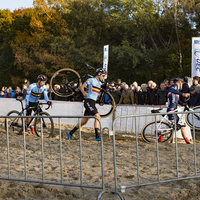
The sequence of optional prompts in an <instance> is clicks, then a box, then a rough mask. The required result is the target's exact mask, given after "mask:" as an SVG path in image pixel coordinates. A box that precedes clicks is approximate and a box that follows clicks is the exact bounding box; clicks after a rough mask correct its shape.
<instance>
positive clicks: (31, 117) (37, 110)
mask: <svg viewBox="0 0 200 200" xmlns="http://www.w3.org/2000/svg"><path fill="white" fill-rule="evenodd" d="M16 100H18V101H20V103H21V107H22V111H21V112H19V114H20V115H22V116H26V115H25V112H24V111H25V110H26V108H24V105H23V103H22V99H16ZM44 104H45V105H46V104H47V103H38V105H37V106H33V107H29V108H30V109H35V108H36V107H37V109H36V110H35V112H34V113H33V115H31V116H30V119H29V121H28V122H27V123H26V124H25V130H26V129H27V127H29V125H30V124H31V122H32V121H33V119H34V116H36V115H39V114H40V110H42V108H41V106H40V105H44ZM49 107H50V105H49V106H48V107H47V108H46V109H45V110H48V109H49ZM42 120H43V123H45V122H44V119H42ZM18 127H20V126H18Z"/></svg>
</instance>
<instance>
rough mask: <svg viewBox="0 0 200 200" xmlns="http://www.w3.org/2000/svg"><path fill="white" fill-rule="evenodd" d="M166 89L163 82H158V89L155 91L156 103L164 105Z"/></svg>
mask: <svg viewBox="0 0 200 200" xmlns="http://www.w3.org/2000/svg"><path fill="white" fill-rule="evenodd" d="M167 93H168V91H167V89H166V87H165V83H164V82H163V83H161V84H160V89H159V90H158V91H157V105H165V104H166V102H167Z"/></svg>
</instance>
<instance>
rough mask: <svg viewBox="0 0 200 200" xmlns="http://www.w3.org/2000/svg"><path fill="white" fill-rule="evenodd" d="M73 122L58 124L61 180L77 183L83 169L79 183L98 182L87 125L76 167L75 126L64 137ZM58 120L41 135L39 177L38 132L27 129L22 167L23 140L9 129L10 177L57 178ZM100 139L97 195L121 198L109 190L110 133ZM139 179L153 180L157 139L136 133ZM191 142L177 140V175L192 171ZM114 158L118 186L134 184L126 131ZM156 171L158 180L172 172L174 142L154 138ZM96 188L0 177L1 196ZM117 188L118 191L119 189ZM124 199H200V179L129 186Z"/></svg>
mask: <svg viewBox="0 0 200 200" xmlns="http://www.w3.org/2000/svg"><path fill="white" fill-rule="evenodd" d="M70 128H72V126H69V125H62V127H61V129H62V133H63V134H62V156H63V159H62V166H63V171H62V173H63V183H70V184H75V185H79V184H80V174H81V172H82V184H83V185H90V186H99V187H101V183H102V182H101V180H102V179H101V148H100V147H101V146H100V142H95V141H94V130H93V129H92V128H83V129H82V140H81V145H82V156H81V158H82V171H80V152H79V144H80V143H79V133H78V132H76V134H75V136H74V137H73V140H71V141H68V140H67V139H66V134H65V133H66V130H68V129H70ZM58 133H59V132H58V126H57V125H56V127H55V135H54V137H52V138H47V139H44V158H43V159H44V177H42V155H41V149H42V146H41V138H38V137H37V136H35V135H32V134H31V133H30V132H28V133H27V135H26V140H25V141H26V173H25V171H24V143H23V142H24V141H23V136H18V135H9V146H10V154H9V155H10V158H9V159H10V178H13V179H25V176H26V178H27V180H37V181H42V178H44V180H45V181H48V182H57V183H59V182H60V181H61V170H60V143H59V135H58ZM104 138H105V139H104V142H103V147H104V148H103V154H104V178H105V180H104V183H105V190H106V191H107V192H106V193H104V194H103V195H102V197H101V199H107V200H108V199H113V200H115V199H120V198H119V196H118V195H116V194H113V193H112V191H114V189H115V184H114V167H113V166H114V165H113V145H112V137H110V138H109V137H108V134H107V133H105V136H104ZM196 138H197V140H196V154H197V161H196V167H197V175H199V174H200V158H199V153H200V141H199V140H198V135H197V137H196ZM138 141H139V143H138V154H139V173H140V183H145V182H155V181H157V180H158V171H157V162H156V161H157V157H156V143H155V144H147V143H145V142H144V141H143V140H142V139H141V137H139V138H138ZM193 148H194V146H193V145H186V144H185V143H184V142H183V141H182V140H180V139H179V140H178V155H177V157H178V166H179V173H178V176H179V177H180V178H182V177H188V176H189V177H190V176H194V175H195V171H194V156H193V154H194V153H193ZM0 157H1V160H0V169H1V172H0V177H2V178H7V177H8V167H7V144H6V134H5V130H4V124H3V121H2V120H1V122H0ZM116 158H117V159H116V164H117V180H118V185H119V186H124V185H134V184H137V181H138V176H137V162H136V158H137V157H136V140H135V137H134V136H131V135H121V134H116ZM159 167H160V168H159V169H160V170H159V174H160V180H168V179H174V178H177V171H176V154H175V144H171V143H166V144H165V143H163V144H159ZM101 191H102V190H101V189H96V188H87V187H82V188H80V187H74V186H61V185H51V184H42V183H28V182H21V181H8V180H1V181H0V199H28V200H31V199H52V200H53V199H56V200H57V199H70V200H73V199H74V200H75V199H76V200H77V199H83V200H84V199H85V200H93V199H97V197H98V195H99V193H100V192H101ZM119 192H121V191H120V190H119ZM121 194H122V195H123V197H124V198H125V199H126V200H127V199H137V200H138V199H139V200H140V199H162V200H165V199H170V200H171V199H187V200H189V199H190V200H193V199H195V200H196V199H200V179H199V178H195V179H188V180H180V181H172V182H167V183H159V184H152V185H146V186H134V187H131V188H126V189H125V191H124V192H121Z"/></svg>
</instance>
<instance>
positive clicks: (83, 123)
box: [69, 118, 89, 135]
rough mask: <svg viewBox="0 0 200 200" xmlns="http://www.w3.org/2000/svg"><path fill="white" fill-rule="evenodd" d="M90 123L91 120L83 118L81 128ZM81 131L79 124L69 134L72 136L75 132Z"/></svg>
mask: <svg viewBox="0 0 200 200" xmlns="http://www.w3.org/2000/svg"><path fill="white" fill-rule="evenodd" d="M88 121H89V118H82V120H81V127H82V126H84V125H86V124H87V123H88ZM78 129H79V123H78V124H76V126H75V127H74V128H73V129H72V130H71V131H70V132H69V134H70V135H73V134H74V132H75V131H77V130H78Z"/></svg>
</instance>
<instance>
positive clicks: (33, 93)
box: [25, 74, 52, 133]
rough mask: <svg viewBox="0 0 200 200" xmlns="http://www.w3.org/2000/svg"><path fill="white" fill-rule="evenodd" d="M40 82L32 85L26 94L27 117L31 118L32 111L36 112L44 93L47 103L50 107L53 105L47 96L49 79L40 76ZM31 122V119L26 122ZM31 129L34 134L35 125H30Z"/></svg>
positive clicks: (38, 78)
mask: <svg viewBox="0 0 200 200" xmlns="http://www.w3.org/2000/svg"><path fill="white" fill-rule="evenodd" d="M37 80H38V82H37V83H32V84H31V85H30V86H29V88H28V90H27V93H26V98H25V102H26V115H27V116H29V115H31V113H32V110H34V111H35V110H36V106H37V104H38V102H39V99H40V97H41V95H42V93H43V94H44V99H45V100H46V102H47V103H48V105H52V102H51V101H49V97H48V94H47V88H46V85H45V83H46V81H47V77H46V76H45V75H43V74H40V75H39V76H38V77H37ZM30 107H35V109H31V108H30ZM29 120H30V118H27V119H26V122H28V121H29ZM29 128H30V129H31V132H32V133H34V127H33V125H30V126H29Z"/></svg>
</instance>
